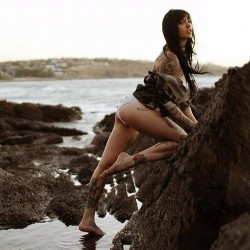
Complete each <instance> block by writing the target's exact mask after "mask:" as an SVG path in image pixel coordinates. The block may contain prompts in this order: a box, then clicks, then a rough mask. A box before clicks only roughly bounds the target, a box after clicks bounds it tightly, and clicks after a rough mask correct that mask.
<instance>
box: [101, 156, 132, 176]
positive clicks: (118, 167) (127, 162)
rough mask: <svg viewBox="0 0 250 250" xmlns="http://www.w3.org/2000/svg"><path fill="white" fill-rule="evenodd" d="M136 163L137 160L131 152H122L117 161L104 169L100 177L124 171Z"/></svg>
mask: <svg viewBox="0 0 250 250" xmlns="http://www.w3.org/2000/svg"><path fill="white" fill-rule="evenodd" d="M134 165H135V161H134V159H133V157H132V156H130V155H129V154H127V153H125V152H122V153H120V154H119V156H118V157H117V160H116V162H115V163H114V164H113V165H112V166H111V167H110V168H109V169H107V170H104V171H103V172H102V173H101V174H100V177H106V176H108V175H111V174H117V173H120V172H122V171H125V170H128V169H130V168H131V167H133V166H134Z"/></svg>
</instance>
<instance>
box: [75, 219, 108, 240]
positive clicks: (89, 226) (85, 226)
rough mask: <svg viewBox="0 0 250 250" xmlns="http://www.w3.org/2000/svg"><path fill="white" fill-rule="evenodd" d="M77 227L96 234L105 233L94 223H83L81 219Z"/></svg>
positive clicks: (101, 234)
mask: <svg viewBox="0 0 250 250" xmlns="http://www.w3.org/2000/svg"><path fill="white" fill-rule="evenodd" d="M78 228H79V230H80V231H82V232H87V233H91V234H95V235H98V236H103V235H104V234H105V233H104V232H103V231H102V230H101V229H100V228H99V227H98V226H97V225H96V224H95V223H85V222H84V221H81V223H80V224H79V225H78Z"/></svg>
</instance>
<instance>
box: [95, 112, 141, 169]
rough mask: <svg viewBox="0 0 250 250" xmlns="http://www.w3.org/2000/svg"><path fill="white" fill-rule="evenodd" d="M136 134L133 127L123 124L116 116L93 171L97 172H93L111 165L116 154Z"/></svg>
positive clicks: (123, 148) (125, 147) (128, 144)
mask: <svg viewBox="0 0 250 250" xmlns="http://www.w3.org/2000/svg"><path fill="white" fill-rule="evenodd" d="M137 134H138V132H137V131H136V130H135V129H134V128H132V127H128V126H126V125H124V124H123V123H122V122H121V120H120V119H119V118H118V117H117V116H116V117H115V124H114V127H113V130H112V132H111V134H110V136H109V139H108V141H107V143H106V146H105V149H104V152H103V154H102V157H101V160H100V162H99V164H98V168H97V169H96V171H95V172H97V173H95V174H99V172H102V171H103V169H107V168H109V167H110V166H111V165H113V163H114V162H115V161H116V159H117V157H118V155H119V154H120V153H121V152H123V151H126V150H127V149H128V147H129V146H130V145H131V143H132V142H133V141H134V139H135V138H136V136H137Z"/></svg>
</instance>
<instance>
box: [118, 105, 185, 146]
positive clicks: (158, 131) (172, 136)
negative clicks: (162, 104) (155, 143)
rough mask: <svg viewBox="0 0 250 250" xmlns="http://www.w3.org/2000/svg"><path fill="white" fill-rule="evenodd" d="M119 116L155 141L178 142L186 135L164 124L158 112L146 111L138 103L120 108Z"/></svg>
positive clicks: (166, 123)
mask: <svg viewBox="0 0 250 250" xmlns="http://www.w3.org/2000/svg"><path fill="white" fill-rule="evenodd" d="M120 116H121V118H122V120H124V121H125V122H126V124H127V125H128V126H131V127H133V128H134V129H136V130H137V131H139V132H140V133H143V134H145V135H148V136H150V137H153V138H156V139H160V140H173V141H177V142H179V141H180V140H181V139H182V138H183V135H186V134H187V133H186V132H185V131H184V130H178V129H176V128H175V127H174V126H173V125H172V124H170V123H169V122H166V121H165V120H164V119H163V118H162V117H161V115H160V113H159V112H158V111H156V110H152V109H148V108H146V107H145V106H144V105H143V104H142V103H140V102H132V103H128V104H127V105H124V106H123V107H121V109H120Z"/></svg>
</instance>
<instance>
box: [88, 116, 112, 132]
mask: <svg viewBox="0 0 250 250" xmlns="http://www.w3.org/2000/svg"><path fill="white" fill-rule="evenodd" d="M114 122H115V113H112V114H109V115H105V117H104V118H103V119H102V120H101V121H100V122H98V123H97V124H96V125H95V126H94V128H93V130H94V132H95V133H97V134H98V133H103V132H111V131H112V129H113V126H114Z"/></svg>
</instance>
